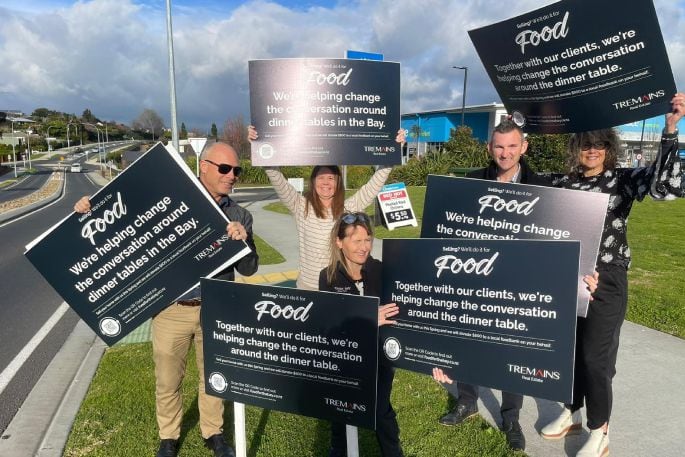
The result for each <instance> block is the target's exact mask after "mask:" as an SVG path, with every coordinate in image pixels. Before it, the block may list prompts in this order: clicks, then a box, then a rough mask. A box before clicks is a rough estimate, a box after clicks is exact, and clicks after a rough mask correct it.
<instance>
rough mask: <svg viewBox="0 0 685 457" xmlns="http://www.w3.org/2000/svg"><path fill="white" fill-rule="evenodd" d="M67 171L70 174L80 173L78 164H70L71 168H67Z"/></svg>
mask: <svg viewBox="0 0 685 457" xmlns="http://www.w3.org/2000/svg"><path fill="white" fill-rule="evenodd" d="M69 171H71V172H72V173H81V164H80V163H78V162H77V163H72V164H71V168H69Z"/></svg>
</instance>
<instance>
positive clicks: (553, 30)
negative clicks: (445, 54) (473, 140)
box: [469, 0, 676, 133]
mask: <svg viewBox="0 0 685 457" xmlns="http://www.w3.org/2000/svg"><path fill="white" fill-rule="evenodd" d="M607 14H608V15H609V16H610V17H611V19H610V20H608V19H607V18H608V17H609V16H607ZM469 35H470V37H471V41H473V44H474V46H475V47H476V50H477V51H478V55H479V56H480V59H481V61H482V62H483V65H484V66H485V70H486V71H487V72H488V75H489V76H490V79H491V80H492V82H493V84H494V86H495V89H497V93H498V94H499V96H500V97H501V99H502V101H503V102H504V105H505V106H506V108H507V111H509V112H510V113H511V114H512V115H513V117H514V120H515V121H517V122H518V123H524V129H525V130H526V131H528V132H531V133H566V132H582V131H586V130H596V129H601V128H606V127H612V126H615V125H621V124H626V123H628V122H632V121H636V120H640V119H647V118H650V117H654V116H658V115H660V114H664V113H667V112H669V111H670V110H671V107H670V100H671V97H672V96H673V95H674V94H675V93H676V87H675V82H674V80H673V73H672V72H671V65H670V63H669V60H668V55H667V54H666V47H665V46H664V41H663V37H662V36H661V31H660V29H659V22H658V20H657V16H656V12H655V10H654V4H653V3H652V2H651V1H650V0H642V1H633V2H625V1H622V0H594V1H587V0H563V1H560V2H556V3H553V4H551V5H549V6H546V7H544V8H540V9H538V10H535V11H531V12H530V13H526V14H523V15H521V16H517V17H514V18H512V19H508V20H506V21H502V22H499V23H497V24H493V25H490V26H487V27H483V28H480V29H476V30H471V31H470V32H469ZM493 37H495V38H496V39H493Z"/></svg>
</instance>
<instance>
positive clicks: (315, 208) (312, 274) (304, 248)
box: [248, 126, 405, 290]
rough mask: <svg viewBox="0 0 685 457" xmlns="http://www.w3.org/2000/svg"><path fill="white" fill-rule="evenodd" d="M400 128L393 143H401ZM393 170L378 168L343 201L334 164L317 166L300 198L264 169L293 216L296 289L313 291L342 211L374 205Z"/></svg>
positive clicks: (250, 136)
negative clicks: (297, 268) (297, 257)
mask: <svg viewBox="0 0 685 457" xmlns="http://www.w3.org/2000/svg"><path fill="white" fill-rule="evenodd" d="M257 137H258V135H257V131H256V130H255V128H254V127H253V126H249V127H248V139H249V140H250V141H254V140H256V139H257ZM404 137H405V132H404V130H402V129H400V130H399V131H398V132H397V137H396V138H395V141H397V142H398V143H400V144H402V143H404ZM391 170H392V167H384V168H380V169H378V170H377V171H376V173H374V175H373V176H372V177H371V179H370V180H369V182H368V183H366V184H365V185H364V186H362V187H361V188H360V189H359V190H357V192H355V193H354V195H352V196H351V197H349V198H347V199H346V198H345V187H344V185H343V181H342V173H341V172H340V168H339V167H338V166H337V165H317V166H315V167H314V169H313V170H312V174H311V176H310V177H309V189H308V190H307V191H306V192H305V193H304V194H303V195H300V194H299V193H298V192H297V190H295V188H294V187H293V186H292V185H291V184H290V183H288V180H287V179H286V178H285V177H284V176H283V173H281V172H280V171H279V170H278V169H277V168H272V167H267V168H266V175H267V176H268V177H269V180H270V181H271V184H272V185H273V186H274V189H275V190H276V193H277V194H278V198H280V199H281V201H282V202H283V204H284V205H285V206H286V207H287V208H288V209H289V210H290V212H291V214H292V215H293V216H294V217H295V223H296V225H297V233H298V238H299V250H300V274H299V276H298V278H297V287H298V288H300V289H309V290H316V289H317V285H318V277H319V271H321V269H322V268H324V267H325V266H326V265H328V260H329V257H328V239H329V235H330V233H331V228H332V227H333V224H334V223H335V221H336V219H338V218H339V217H340V215H341V214H342V213H343V211H346V210H347V211H364V209H365V208H366V207H367V206H369V205H370V204H372V203H373V201H374V199H375V198H376V195H377V194H378V192H379V191H380V190H381V187H383V184H385V181H386V180H387V179H388V176H389V175H390V171H391Z"/></svg>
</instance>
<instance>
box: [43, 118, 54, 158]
mask: <svg viewBox="0 0 685 457" xmlns="http://www.w3.org/2000/svg"><path fill="white" fill-rule="evenodd" d="M53 127H55V126H54V125H48V133H47V136H46V138H45V141H46V142H47V143H48V152H52V146H51V145H50V129H51V128H53ZM48 155H49V154H48Z"/></svg>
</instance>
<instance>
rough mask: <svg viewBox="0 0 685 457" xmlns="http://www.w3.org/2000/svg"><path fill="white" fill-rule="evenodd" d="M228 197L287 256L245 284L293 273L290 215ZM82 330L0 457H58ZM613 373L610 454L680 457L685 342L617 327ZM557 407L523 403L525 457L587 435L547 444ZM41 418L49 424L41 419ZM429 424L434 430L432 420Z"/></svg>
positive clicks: (83, 379) (94, 347)
mask: <svg viewBox="0 0 685 457" xmlns="http://www.w3.org/2000/svg"><path fill="white" fill-rule="evenodd" d="M234 197H235V199H236V200H237V201H240V202H242V204H243V205H244V206H246V207H248V208H249V209H250V211H251V212H252V214H253V216H254V221H255V225H254V230H255V233H256V234H257V235H259V236H260V237H262V238H263V239H264V240H265V241H266V242H267V243H269V244H270V245H272V246H273V247H274V248H276V249H277V250H278V251H279V252H281V254H283V256H284V257H285V258H286V259H287V260H286V262H285V263H283V264H279V265H271V266H265V267H261V268H260V269H259V271H258V272H257V275H256V276H255V277H254V278H245V279H244V280H247V279H250V280H253V279H257V280H258V281H259V282H269V278H274V277H277V276H279V275H280V272H286V273H288V274H290V273H293V272H295V273H296V270H297V239H296V237H294V236H292V234H293V233H294V229H295V224H294V221H293V219H292V217H290V216H288V215H281V214H277V213H273V212H271V211H265V210H263V208H262V207H263V206H264V204H266V203H269V202H270V201H273V200H270V198H272V197H273V195H271V194H270V193H269V191H268V190H240V191H239V192H238V193H237V194H235V195H234ZM381 251H382V243H380V242H377V243H376V244H375V246H374V256H375V257H379V258H380V257H381V253H382V252H381ZM237 280H241V278H238V279H237ZM273 282H277V281H273ZM83 327H84V325H83V324H82V323H79V324H78V325H77V326H76V328H75V331H74V332H73V333H72V334H71V335H70V336H69V339H68V340H67V342H66V344H65V345H64V348H63V349H62V350H61V351H60V352H59V353H58V354H57V356H56V357H55V359H54V361H53V362H52V363H51V365H50V366H49V367H48V369H47V371H46V375H45V376H44V379H41V381H40V382H39V384H38V385H37V386H36V388H35V389H34V391H33V392H32V393H31V395H30V396H29V397H28V399H27V401H26V403H25V404H24V406H22V409H21V411H20V413H19V414H17V415H16V417H15V419H14V421H13V422H12V424H10V426H9V427H8V429H7V430H6V432H5V434H4V435H3V436H2V439H0V455H1V456H3V457H25V456H27V455H38V456H41V457H53V456H59V455H61V452H62V449H63V446H64V443H65V442H66V438H67V437H68V433H69V430H70V427H71V423H72V421H73V417H74V415H75V414H76V412H77V411H78V407H79V405H80V402H81V401H82V398H83V396H84V395H85V391H86V388H87V384H88V382H89V381H90V376H92V374H93V373H94V372H95V368H96V367H97V363H98V361H99V357H100V355H101V353H102V350H103V349H104V348H103V347H102V343H101V342H100V341H99V340H98V339H96V338H94V336H93V334H92V332H90V330H88V329H84V328H83ZM58 367H69V369H68V370H63V371H69V373H61V374H53V373H59V370H58V369H57V368H58ZM617 369H618V374H617V376H616V378H615V380H614V392H615V395H614V411H613V415H612V421H611V429H610V437H611V444H610V450H611V455H612V456H624V457H643V456H644V457H650V456H666V457H676V456H682V455H684V453H683V451H682V448H681V445H680V442H681V439H682V436H683V432H685V426H684V425H683V422H682V417H684V416H685V402H683V401H682V398H681V390H682V388H683V386H685V383H684V382H683V379H685V341H684V340H682V339H679V338H675V337H672V336H670V335H666V334H663V333H660V332H657V331H654V330H651V329H648V328H645V327H642V326H639V325H635V324H632V323H630V322H626V323H624V325H623V329H622V335H621V348H620V350H619V355H618V364H617ZM499 398H500V393H499V392H498V391H493V390H491V389H485V388H482V389H481V400H480V401H479V410H480V414H481V415H482V416H483V417H484V418H486V419H487V420H488V421H489V422H491V423H492V424H493V425H494V426H497V425H498V422H499ZM560 410H561V407H560V405H559V404H557V403H554V402H550V401H547V400H539V399H533V398H529V397H526V398H525V400H524V406H523V409H522V411H521V417H520V422H521V426H522V428H523V431H524V433H525V435H526V438H527V448H526V453H527V454H528V455H530V456H535V457H562V456H573V455H575V453H576V452H577V450H578V449H579V447H580V446H581V445H582V443H583V442H584V440H585V439H586V437H587V435H588V432H587V430H586V429H585V430H584V431H583V433H582V434H581V435H580V436H573V437H568V438H566V439H562V440H559V441H546V440H543V439H542V438H540V437H539V435H538V431H539V430H540V429H541V428H542V427H543V426H544V425H545V424H546V423H547V422H548V421H549V420H551V419H553V418H554V417H555V416H556V415H557V414H558V413H559V411H560ZM41 415H42V416H47V419H46V420H45V421H41V420H39V419H40V417H38V416H41ZM583 415H584V411H583ZM435 426H436V427H438V426H439V425H438V424H437V417H436V423H435ZM228 429H230V427H227V430H228ZM455 452H456V450H455ZM418 457H424V456H418ZM425 457H428V456H425Z"/></svg>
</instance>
